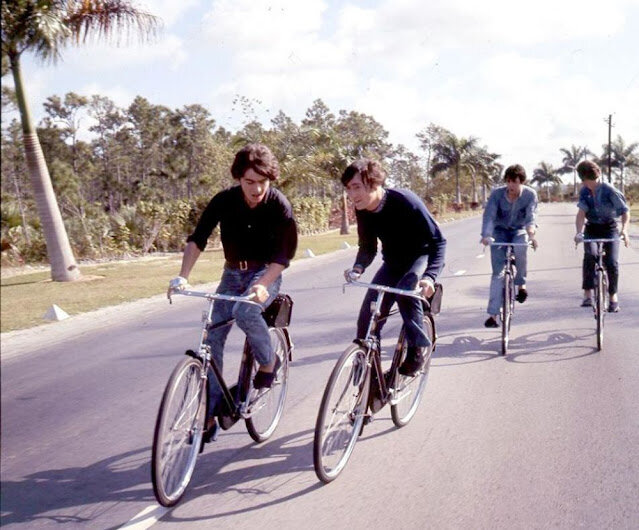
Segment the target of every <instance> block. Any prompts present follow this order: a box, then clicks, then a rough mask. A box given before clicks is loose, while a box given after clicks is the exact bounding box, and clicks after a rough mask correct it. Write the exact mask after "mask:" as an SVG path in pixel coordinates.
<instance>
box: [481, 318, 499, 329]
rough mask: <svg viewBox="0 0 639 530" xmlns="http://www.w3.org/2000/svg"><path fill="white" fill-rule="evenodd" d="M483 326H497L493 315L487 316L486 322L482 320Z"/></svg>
mask: <svg viewBox="0 0 639 530" xmlns="http://www.w3.org/2000/svg"><path fill="white" fill-rule="evenodd" d="M484 327H486V328H498V327H499V324H498V323H497V321H496V320H495V317H488V319H487V320H486V322H484Z"/></svg>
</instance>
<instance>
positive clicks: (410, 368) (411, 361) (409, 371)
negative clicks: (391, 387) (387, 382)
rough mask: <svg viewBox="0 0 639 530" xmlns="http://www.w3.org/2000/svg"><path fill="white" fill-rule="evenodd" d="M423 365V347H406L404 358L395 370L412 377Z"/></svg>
mask: <svg viewBox="0 0 639 530" xmlns="http://www.w3.org/2000/svg"><path fill="white" fill-rule="evenodd" d="M422 366H424V348H408V351H407V352H406V359H404V362H403V363H402V365H401V366H400V367H399V369H398V370H397V371H398V372H399V373H400V374H401V375H405V376H407V377H413V376H414V375H415V374H416V373H417V372H419V371H420V370H421V368H422Z"/></svg>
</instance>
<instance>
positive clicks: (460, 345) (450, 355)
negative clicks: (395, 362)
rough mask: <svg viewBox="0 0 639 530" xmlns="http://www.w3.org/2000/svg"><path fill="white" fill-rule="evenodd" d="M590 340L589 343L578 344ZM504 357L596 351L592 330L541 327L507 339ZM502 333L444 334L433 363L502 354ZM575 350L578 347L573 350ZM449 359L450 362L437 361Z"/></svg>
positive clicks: (554, 358) (554, 357) (530, 359)
mask: <svg viewBox="0 0 639 530" xmlns="http://www.w3.org/2000/svg"><path fill="white" fill-rule="evenodd" d="M590 339H592V340H591V342H592V345H589V344H588V345H586V344H578V342H580V341H588V340H590ZM508 349H509V352H508V354H507V355H506V360H508V361H509V362H520V363H546V362H558V361H570V360H574V359H579V358H581V357H586V356H588V355H592V354H593V353H596V352H597V349H596V348H595V347H594V331H593V330H592V329H588V328H586V329H578V330H575V331H574V333H566V332H564V331H560V330H551V331H541V332H536V333H530V334H528V335H522V336H520V337H516V338H514V339H511V340H510V344H509V347H508ZM500 350H501V335H499V336H497V337H494V336H493V337H490V338H479V337H476V336H472V335H459V336H453V337H452V340H451V336H450V335H449V336H447V337H445V338H444V339H443V342H441V341H440V342H438V344H437V349H436V350H435V353H434V354H433V359H434V360H435V361H436V362H435V363H434V364H433V366H434V367H443V366H455V365H458V364H470V363H477V362H482V361H489V360H492V359H497V358H500V357H502V356H501V354H500ZM575 350H577V351H575ZM583 350H586V351H585V352H584V351H583ZM444 359H450V361H451V362H440V361H441V360H444Z"/></svg>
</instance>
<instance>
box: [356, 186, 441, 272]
mask: <svg viewBox="0 0 639 530" xmlns="http://www.w3.org/2000/svg"><path fill="white" fill-rule="evenodd" d="M356 216H357V233H358V236H359V252H358V253H357V257H356V258H355V264H356V265H360V266H361V267H363V268H364V269H365V268H366V267H368V266H369V265H370V264H371V263H372V261H373V259H374V258H375V255H376V254H377V240H378V239H379V240H380V241H381V242H382V257H383V259H384V262H385V263H386V264H387V265H388V266H389V267H391V268H392V269H395V270H397V271H408V270H410V269H411V268H414V265H415V264H416V262H417V261H418V260H419V261H423V260H424V259H427V260H428V266H425V267H424V268H421V270H424V269H425V272H424V274H423V276H429V277H430V278H431V279H432V280H433V281H434V280H436V279H437V276H438V275H439V273H440V272H441V270H442V268H443V267H444V255H445V252H446V239H444V236H443V235H442V233H441V230H440V229H439V225H438V224H437V223H436V222H435V220H434V219H433V217H432V215H431V214H430V212H429V211H428V209H427V208H426V205H425V204H424V203H423V202H422V200H421V199H420V198H419V197H418V196H417V195H415V194H414V193H413V192H412V191H409V190H403V189H390V190H386V197H385V198H384V203H383V206H382V207H381V209H379V211H374V212H372V211H368V210H357V211H356ZM424 265H425V264H424Z"/></svg>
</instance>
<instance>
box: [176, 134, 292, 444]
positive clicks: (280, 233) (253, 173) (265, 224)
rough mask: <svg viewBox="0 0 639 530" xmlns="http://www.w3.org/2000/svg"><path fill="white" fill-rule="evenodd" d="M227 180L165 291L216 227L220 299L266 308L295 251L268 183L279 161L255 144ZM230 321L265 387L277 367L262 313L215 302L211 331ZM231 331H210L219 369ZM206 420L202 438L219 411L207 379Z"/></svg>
mask: <svg viewBox="0 0 639 530" xmlns="http://www.w3.org/2000/svg"><path fill="white" fill-rule="evenodd" d="M231 175H232V176H233V178H234V179H236V180H237V181H238V182H239V186H234V187H231V188H228V189H226V190H223V191H221V192H219V193H218V194H216V195H215V196H214V197H213V198H212V199H211V201H210V202H209V204H208V206H207V207H206V209H205V210H204V212H203V213H202V216H201V217H200V220H199V221H198V224H197V226H196V228H195V231H194V232H193V233H192V234H191V235H190V236H189V237H188V238H187V244H186V248H185V249H184V255H183V258H182V267H181V270H180V275H179V276H178V277H177V278H174V279H173V280H171V282H170V283H169V291H171V290H174V289H184V288H185V287H186V286H187V284H188V281H187V280H188V277H189V274H190V272H191V270H192V268H193V266H194V265H195V262H196V261H197V259H198V257H199V256H200V254H201V253H202V252H203V251H204V249H205V248H206V243H207V240H208V238H209V236H210V235H211V233H212V231H213V229H214V228H215V227H216V226H217V225H218V224H219V225H220V239H221V241H222V246H223V248H224V257H225V259H226V262H225V264H224V271H223V273H222V278H221V280H220V283H219V285H218V287H217V291H216V292H218V293H222V294H228V295H249V294H253V295H254V296H255V301H257V302H259V303H260V304H262V307H267V306H268V304H269V303H270V302H272V301H273V299H274V298H275V297H276V296H277V294H278V292H279V289H280V285H281V283H282V271H283V270H284V269H285V268H286V267H288V265H289V263H290V260H291V259H292V258H293V256H294V254H295V249H296V248H297V225H296V223H295V219H294V217H293V211H292V208H291V204H290V203H289V201H288V200H287V199H286V197H285V196H284V195H283V194H282V193H281V192H280V191H278V190H276V189H275V188H273V187H271V182H274V181H275V180H277V178H278V176H279V164H278V162H277V159H276V158H275V156H274V155H273V153H271V151H270V150H269V149H268V147H266V146H264V145H261V144H249V145H247V146H246V147H244V148H243V149H241V150H240V151H239V152H238V153H237V154H236V155H235V160H234V161H233V164H232V166H231ZM231 317H234V318H235V319H236V322H237V324H238V326H239V327H240V329H242V331H244V333H246V337H247V340H248V342H249V344H250V346H251V348H252V350H253V352H254V354H255V358H256V359H257V361H258V363H259V364H260V368H259V371H258V372H257V375H256V376H255V379H254V381H253V386H254V387H255V388H270V387H271V385H272V384H273V381H274V379H275V376H276V374H277V370H278V368H279V362H280V361H279V358H278V357H277V356H276V355H275V354H274V352H273V350H272V346H271V339H270V335H269V331H268V327H267V324H266V322H265V321H264V319H263V318H262V309H261V308H260V307H258V306H255V305H252V304H239V303H238V304H231V303H229V302H224V301H216V302H215V305H214V309H213V316H212V324H216V323H218V322H222V321H224V320H227V319H229V318H231ZM229 331H230V326H223V327H220V328H217V329H214V330H212V331H211V332H209V333H208V336H207V338H206V342H207V344H208V345H209V346H210V348H211V354H212V357H213V360H214V361H215V363H216V364H217V366H218V367H219V368H220V371H221V370H222V357H223V350H224V344H225V342H226V338H227V336H228V333H229ZM208 381H209V418H208V421H207V431H208V432H209V433H213V434H214V431H215V429H216V424H215V416H216V415H217V414H218V413H219V411H218V410H217V404H218V403H219V402H220V401H221V400H220V398H221V395H222V394H221V388H220V386H219V384H218V383H217V380H216V378H215V377H209V379H208Z"/></svg>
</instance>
